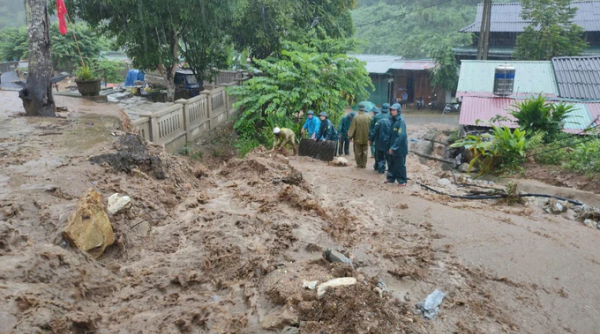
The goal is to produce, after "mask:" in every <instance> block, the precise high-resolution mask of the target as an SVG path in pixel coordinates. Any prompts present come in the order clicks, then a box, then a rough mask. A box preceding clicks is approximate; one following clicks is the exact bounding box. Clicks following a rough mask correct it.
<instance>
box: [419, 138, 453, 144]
mask: <svg viewBox="0 0 600 334" xmlns="http://www.w3.org/2000/svg"><path fill="white" fill-rule="evenodd" d="M423 139H424V140H427V141H430V142H434V143H436V144H440V145H444V146H448V145H450V144H448V143H447V142H443V141H439V140H435V139H430V138H423Z"/></svg>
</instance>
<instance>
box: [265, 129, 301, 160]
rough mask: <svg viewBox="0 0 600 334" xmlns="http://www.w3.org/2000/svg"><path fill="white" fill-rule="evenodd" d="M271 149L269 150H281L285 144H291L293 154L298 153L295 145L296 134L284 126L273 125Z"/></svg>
mask: <svg viewBox="0 0 600 334" xmlns="http://www.w3.org/2000/svg"><path fill="white" fill-rule="evenodd" d="M273 135H274V136H275V138H273V149H272V150H271V151H275V148H277V150H281V149H282V148H284V147H285V145H287V144H292V148H293V149H294V155H296V154H298V146H296V134H295V133H294V131H292V130H291V129H286V128H278V127H275V128H274V129H273Z"/></svg>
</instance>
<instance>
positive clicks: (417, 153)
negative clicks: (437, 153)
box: [410, 151, 455, 166]
mask: <svg viewBox="0 0 600 334" xmlns="http://www.w3.org/2000/svg"><path fill="white" fill-rule="evenodd" d="M410 152H411V153H414V154H416V155H418V156H420V157H421V158H425V159H429V160H435V161H439V162H443V163H446V164H450V165H452V166H454V165H455V162H454V161H453V160H446V159H442V158H438V157H434V156H431V155H428V154H425V153H421V152H417V151H410Z"/></svg>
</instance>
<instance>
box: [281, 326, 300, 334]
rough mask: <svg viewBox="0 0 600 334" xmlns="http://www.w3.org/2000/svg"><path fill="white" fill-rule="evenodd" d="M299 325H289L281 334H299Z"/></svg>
mask: <svg viewBox="0 0 600 334" xmlns="http://www.w3.org/2000/svg"><path fill="white" fill-rule="evenodd" d="M298 333H299V332H298V327H291V326H287V327H285V328H284V329H283V330H282V331H281V334H298Z"/></svg>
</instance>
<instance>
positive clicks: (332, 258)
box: [323, 249, 354, 269]
mask: <svg viewBox="0 0 600 334" xmlns="http://www.w3.org/2000/svg"><path fill="white" fill-rule="evenodd" d="M323 255H324V256H325V259H326V260H327V261H329V262H342V263H347V264H349V265H350V267H351V268H352V269H354V265H353V264H352V260H350V259H349V258H347V257H346V256H345V255H344V254H342V253H340V252H336V251H334V250H332V249H328V250H326V251H325V252H324V253H323Z"/></svg>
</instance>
